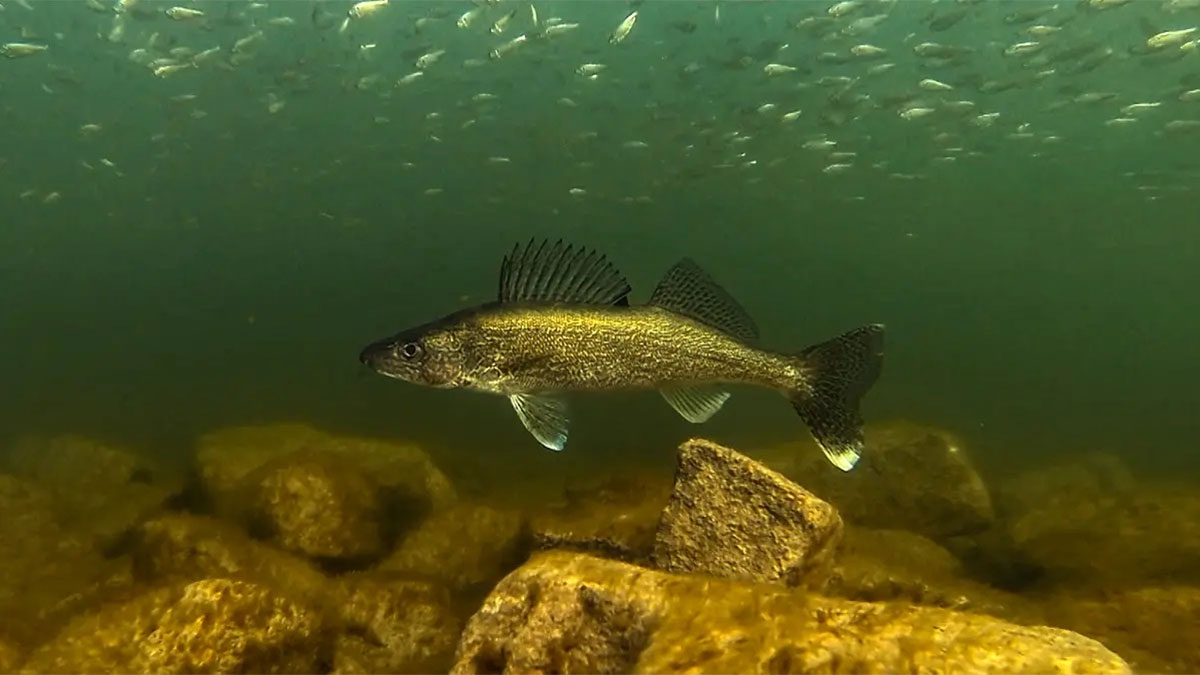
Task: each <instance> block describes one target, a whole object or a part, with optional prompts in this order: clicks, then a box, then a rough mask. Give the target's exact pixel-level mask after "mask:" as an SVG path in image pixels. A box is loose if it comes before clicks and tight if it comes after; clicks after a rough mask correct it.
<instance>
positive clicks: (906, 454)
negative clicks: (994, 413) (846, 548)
mask: <svg viewBox="0 0 1200 675" xmlns="http://www.w3.org/2000/svg"><path fill="white" fill-rule="evenodd" d="M865 437H866V447H865V450H864V451H863V455H862V459H860V460H859V462H858V465H857V466H856V467H854V469H853V470H851V471H848V472H845V471H841V470H840V469H838V468H836V467H834V466H833V465H832V464H830V463H829V462H828V461H826V460H825V458H824V456H823V455H822V454H821V452H820V450H818V449H817V448H816V446H815V444H813V443H812V442H811V441H808V442H803V443H792V444H788V445H785V446H780V447H778V448H774V449H771V450H767V451H765V452H764V453H763V455H764V456H765V457H767V458H769V459H768V462H769V463H772V464H773V465H775V466H778V467H779V469H780V470H781V471H782V472H783V473H784V474H786V475H787V476H788V477H789V478H791V479H792V480H794V481H796V482H797V483H799V484H800V485H803V486H804V487H805V488H806V489H808V490H811V491H812V492H813V493H814V494H816V495H817V496H819V497H820V498H821V499H824V500H826V501H828V502H830V503H831V504H833V505H834V506H836V507H837V508H838V511H839V512H841V514H842V517H843V518H845V519H846V521H847V522H849V523H852V524H855V525H862V526H864V527H874V528H881V529H896V530H909V531H911V532H916V533H918V534H922V535H924V536H926V537H929V538H931V539H935V540H937V539H941V538H944V537H950V536H955V535H961V534H967V533H971V532H977V531H980V530H983V529H985V528H987V527H988V525H989V524H990V523H991V522H992V521H993V520H994V519H995V510H994V508H993V505H992V498H991V494H990V492H989V491H988V487H987V485H986V484H985V483H984V482H983V479H982V478H981V477H980V475H979V473H978V472H977V471H976V470H975V467H974V465H973V463H972V462H971V460H970V458H969V457H968V452H967V449H966V446H965V444H964V443H963V442H962V440H961V439H958V438H956V437H955V436H954V435H953V434H951V433H950V432H947V431H944V430H941V429H936V428H932V427H924V426H920V425H916V424H912V423H908V422H894V423H890V424H879V425H871V426H868V427H867V428H866V432H865ZM756 454H757V453H756Z"/></svg>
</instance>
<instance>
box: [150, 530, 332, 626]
mask: <svg viewBox="0 0 1200 675" xmlns="http://www.w3.org/2000/svg"><path fill="white" fill-rule="evenodd" d="M133 572H134V577H135V578H136V579H137V580H138V581H139V582H141V583H144V584H156V585H161V584H164V583H168V582H176V583H177V582H181V581H194V580H198V579H204V578H208V577H237V578H242V579H247V580H250V581H252V582H254V583H257V584H260V585H262V586H264V587H268V588H273V589H275V590H276V591H279V592H280V593H283V594H284V595H287V596H288V597H291V598H294V599H296V600H298V601H299V602H302V603H304V604H306V605H310V606H314V607H320V606H326V605H330V604H333V601H332V600H331V598H332V597H333V594H332V585H331V582H330V581H329V579H328V578H327V577H325V576H324V575H323V574H321V572H320V571H319V570H317V569H316V568H315V567H313V565H312V564H311V563H309V562H308V561H306V560H304V559H302V558H299V557H296V556H293V555H290V554H288V553H285V552H283V551H280V550H277V549H275V548H273V547H271V546H268V545H266V544H263V543H261V542H258V541H255V540H253V539H251V538H250V537H249V536H247V535H246V534H245V533H244V532H242V531H241V530H239V529H238V528H237V527H235V526H233V525H231V524H228V523H225V522H222V521H219V520H216V519H215V518H209V517H205V516H193V515H186V514H171V515H165V516H162V517H159V518H156V519H154V520H151V521H149V522H147V523H145V524H144V525H143V526H142V528H141V530H140V531H139V533H138V535H137V537H136V543H135V544H134V546H133Z"/></svg>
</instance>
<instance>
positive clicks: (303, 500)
mask: <svg viewBox="0 0 1200 675" xmlns="http://www.w3.org/2000/svg"><path fill="white" fill-rule="evenodd" d="M335 459H336V458H334V457H331V456H330V455H329V454H328V453H320V454H317V453H311V452H307V451H299V452H296V453H293V454H291V455H287V456H285V457H279V458H276V459H274V460H271V461H269V462H267V463H266V464H264V465H263V466H261V467H259V468H258V469H256V470H255V471H253V472H251V474H250V475H249V476H247V477H246V489H247V490H248V491H249V492H250V493H252V494H253V495H254V501H253V503H252V504H251V512H250V518H251V519H252V522H251V523H250V528H251V530H252V531H255V532H257V533H259V534H262V535H264V536H265V537H266V538H267V539H269V540H271V541H272V542H273V543H275V544H277V545H278V546H280V547H281V548H285V549H287V550H289V551H293V552H295V553H299V554H302V555H307V556H310V557H313V558H350V559H354V558H370V557H373V556H376V555H378V554H379V553H380V552H381V550H382V549H383V522H382V516H383V508H382V505H381V504H380V494H379V490H378V488H377V486H376V485H374V484H373V483H372V482H371V481H370V480H369V479H368V478H367V477H366V476H365V475H363V474H362V473H361V472H359V471H357V470H355V469H353V468H349V467H346V466H344V465H342V464H339V463H337V462H336V461H335Z"/></svg>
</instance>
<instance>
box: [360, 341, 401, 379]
mask: <svg viewBox="0 0 1200 675" xmlns="http://www.w3.org/2000/svg"><path fill="white" fill-rule="evenodd" d="M393 358H394V353H393V350H392V345H391V343H390V342H372V343H371V344H369V345H367V346H366V347H363V350H362V351H361V352H359V354H358V361H359V363H362V364H363V365H364V366H366V367H368V368H370V369H371V370H374V371H375V372H377V373H379V374H381V375H387V376H388V377H395V375H393V374H392V373H390V372H388V371H390V370H391V369H390V368H388V367H387V364H388V361H389V360H391V359H393Z"/></svg>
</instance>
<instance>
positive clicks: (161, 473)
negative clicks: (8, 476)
mask: <svg viewBox="0 0 1200 675" xmlns="http://www.w3.org/2000/svg"><path fill="white" fill-rule="evenodd" d="M2 456H3V458H4V460H3V464H4V467H3V469H0V470H6V471H8V472H11V473H12V474H13V475H17V476H20V477H23V478H25V479H27V480H29V481H32V482H33V483H35V484H37V485H38V486H40V487H41V488H43V489H44V490H46V491H47V492H48V493H49V494H50V495H51V497H52V498H53V503H54V510H55V515H56V517H57V519H58V520H59V522H61V523H63V524H64V525H67V526H69V527H70V529H71V530H72V531H73V532H75V533H77V534H79V535H81V536H86V537H89V538H91V539H92V540H93V541H94V542H95V545H96V547H97V548H99V549H101V550H105V549H108V548H111V547H113V546H115V545H117V544H118V543H119V541H120V540H121V539H122V538H123V537H124V535H126V534H127V533H128V532H130V531H131V530H132V529H133V528H135V527H137V525H138V524H139V523H141V522H142V521H143V520H146V519H147V518H149V517H152V516H153V515H155V514H157V513H159V512H161V511H162V510H163V509H164V507H165V505H166V503H167V502H168V500H170V499H171V498H172V497H174V496H176V495H178V494H179V493H180V492H181V491H182V488H183V481H182V479H181V477H180V476H178V475H175V474H173V473H171V472H169V471H167V470H166V469H165V468H163V467H161V466H158V465H156V464H155V463H153V462H151V461H149V460H147V459H146V458H143V457H139V456H138V455H136V454H134V453H132V452H130V451H128V450H125V449H123V448H119V447H116V446H113V445H110V444H107V443H103V442H101V441H97V440H94V439H90V438H85V437H82V436H73V435H63V436H51V437H40V436H29V437H25V438H22V439H20V440H18V441H17V443H16V444H15V445H13V447H12V448H10V449H9V451H8V452H6V453H4V455H2Z"/></svg>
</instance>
